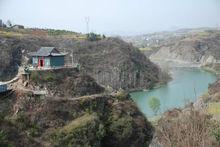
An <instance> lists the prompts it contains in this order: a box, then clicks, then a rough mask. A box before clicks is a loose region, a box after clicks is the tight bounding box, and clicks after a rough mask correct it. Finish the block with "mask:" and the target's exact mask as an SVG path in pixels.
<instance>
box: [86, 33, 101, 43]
mask: <svg viewBox="0 0 220 147" xmlns="http://www.w3.org/2000/svg"><path fill="white" fill-rule="evenodd" d="M100 39H101V36H100V35H98V34H95V33H89V34H87V40H88V41H98V40H100Z"/></svg>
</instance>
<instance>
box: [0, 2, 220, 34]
mask: <svg viewBox="0 0 220 147" xmlns="http://www.w3.org/2000/svg"><path fill="white" fill-rule="evenodd" d="M85 17H89V18H90V31H94V32H96V33H105V34H118V35H134V34H144V33H148V32H155V31H165V30H175V29H180V28H195V27H220V0H0V19H2V20H4V21H6V20H8V19H9V20H11V21H12V22H14V23H17V24H23V25H25V26H27V27H40V28H55V29H67V30H72V31H77V32H86V25H85Z"/></svg>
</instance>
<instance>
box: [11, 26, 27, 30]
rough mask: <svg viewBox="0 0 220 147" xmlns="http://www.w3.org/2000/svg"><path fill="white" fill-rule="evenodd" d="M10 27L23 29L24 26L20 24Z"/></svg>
mask: <svg viewBox="0 0 220 147" xmlns="http://www.w3.org/2000/svg"><path fill="white" fill-rule="evenodd" d="M11 28H13V29H24V26H22V25H13V26H12V27H11Z"/></svg>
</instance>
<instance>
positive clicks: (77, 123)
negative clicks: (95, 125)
mask: <svg viewBox="0 0 220 147" xmlns="http://www.w3.org/2000/svg"><path fill="white" fill-rule="evenodd" d="M96 118H97V115H96V114H95V113H93V114H88V113H87V114H85V115H83V116H82V117H79V118H77V119H74V120H73V121H71V122H70V123H69V124H67V125H66V126H64V127H63V128H61V129H60V131H61V132H63V133H71V132H72V131H73V130H75V129H76V128H81V127H83V126H86V125H87V124H88V123H90V122H92V121H94V120H95V119H96Z"/></svg>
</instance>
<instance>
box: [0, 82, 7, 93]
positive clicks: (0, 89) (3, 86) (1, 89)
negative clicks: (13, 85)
mask: <svg viewBox="0 0 220 147" xmlns="http://www.w3.org/2000/svg"><path fill="white" fill-rule="evenodd" d="M6 91H7V84H5V83H1V82H0V93H3V92H6Z"/></svg>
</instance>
